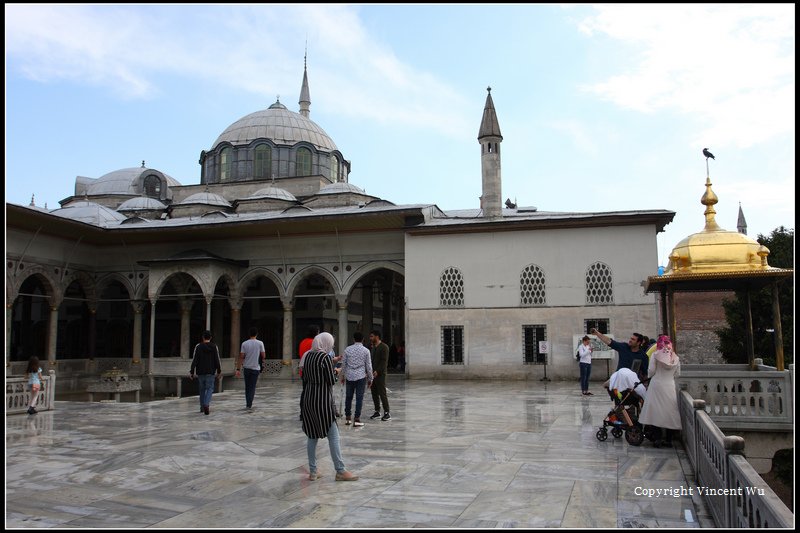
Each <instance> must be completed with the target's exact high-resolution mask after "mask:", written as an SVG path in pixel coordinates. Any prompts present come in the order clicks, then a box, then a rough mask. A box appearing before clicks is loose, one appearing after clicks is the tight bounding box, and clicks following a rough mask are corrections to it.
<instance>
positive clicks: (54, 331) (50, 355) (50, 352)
mask: <svg viewBox="0 0 800 533" xmlns="http://www.w3.org/2000/svg"><path fill="white" fill-rule="evenodd" d="M48 326H49V331H48V335H47V360H48V362H49V363H50V368H55V366H56V365H57V363H56V340H57V339H58V306H57V305H51V306H50V321H49V324H48Z"/></svg>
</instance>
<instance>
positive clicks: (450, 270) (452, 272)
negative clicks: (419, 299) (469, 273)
mask: <svg viewBox="0 0 800 533" xmlns="http://www.w3.org/2000/svg"><path fill="white" fill-rule="evenodd" d="M439 305H440V306H441V307H464V277H463V276H462V275H461V271H460V270H459V269H457V268H455V267H447V268H446V269H445V271H444V272H442V276H441V277H440V278H439Z"/></svg>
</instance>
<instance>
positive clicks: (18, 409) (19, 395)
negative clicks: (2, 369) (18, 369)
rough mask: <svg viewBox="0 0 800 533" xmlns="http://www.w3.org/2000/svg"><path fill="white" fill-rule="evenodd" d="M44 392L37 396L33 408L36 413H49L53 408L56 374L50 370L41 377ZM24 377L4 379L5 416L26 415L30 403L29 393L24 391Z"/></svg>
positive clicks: (25, 382)
mask: <svg viewBox="0 0 800 533" xmlns="http://www.w3.org/2000/svg"><path fill="white" fill-rule="evenodd" d="M42 379H43V382H42V384H43V385H44V391H43V392H41V393H40V394H39V397H38V398H37V399H36V405H34V407H35V408H36V410H37V411H49V410H51V409H53V408H54V407H55V390H56V373H55V371H54V370H50V372H49V373H47V374H44V375H42ZM27 384H28V378H27V377H26V376H8V377H7V378H6V414H7V415H11V414H17V413H26V412H27V411H28V405H29V404H30V402H31V391H29V390H26V385H27Z"/></svg>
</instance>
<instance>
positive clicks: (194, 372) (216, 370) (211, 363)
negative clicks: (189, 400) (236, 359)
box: [189, 330, 222, 414]
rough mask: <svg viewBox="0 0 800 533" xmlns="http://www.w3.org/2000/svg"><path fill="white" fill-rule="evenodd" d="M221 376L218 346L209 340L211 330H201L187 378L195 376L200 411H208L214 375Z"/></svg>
mask: <svg viewBox="0 0 800 533" xmlns="http://www.w3.org/2000/svg"><path fill="white" fill-rule="evenodd" d="M215 375H216V378H217V379H221V378H222V366H221V365H220V361H219V348H217V345H216V344H214V343H213V342H211V332H210V331H208V330H206V331H204V332H203V342H201V343H199V344H198V345H197V346H195V347H194V355H193V356H192V367H191V368H190V369H189V378H190V379H194V378H195V377H196V378H197V381H198V383H199V385H200V412H201V413H205V414H208V413H209V412H210V409H209V405H210V404H211V393H212V392H214V376H215Z"/></svg>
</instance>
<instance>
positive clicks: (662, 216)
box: [408, 210, 675, 235]
mask: <svg viewBox="0 0 800 533" xmlns="http://www.w3.org/2000/svg"><path fill="white" fill-rule="evenodd" d="M674 218H675V212H674V211H666V210H658V211H624V212H608V213H544V212H538V213H537V214H536V215H534V216H532V217H530V218H523V217H498V218H494V219H493V218H473V219H452V220H448V219H446V218H445V219H435V220H434V221H432V222H431V223H426V224H424V225H421V226H417V227H414V228H412V229H409V230H408V233H409V234H410V235H430V234H442V233H482V232H495V231H522V230H531V229H534V230H538V229H562V228H589V227H591V228H597V227H604V226H640V225H653V226H655V229H656V233H660V232H662V231H664V226H666V225H667V224H669V223H670V222H672V220H673V219H674Z"/></svg>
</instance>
